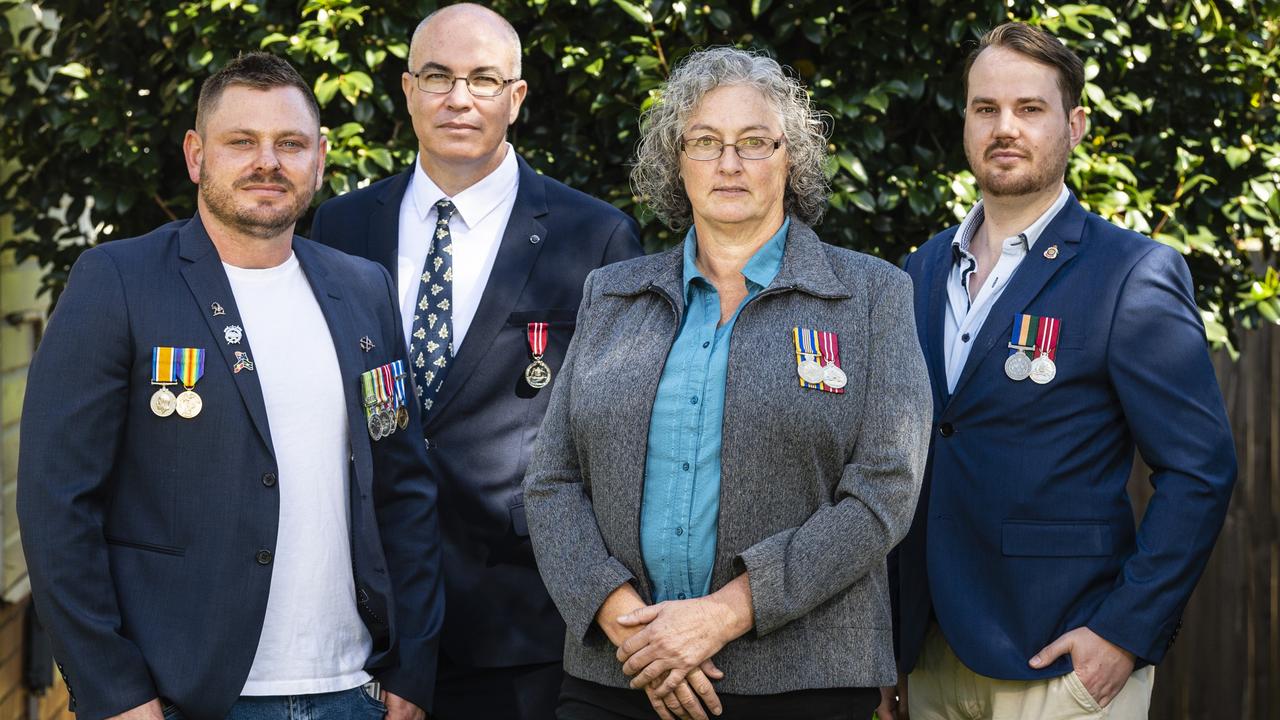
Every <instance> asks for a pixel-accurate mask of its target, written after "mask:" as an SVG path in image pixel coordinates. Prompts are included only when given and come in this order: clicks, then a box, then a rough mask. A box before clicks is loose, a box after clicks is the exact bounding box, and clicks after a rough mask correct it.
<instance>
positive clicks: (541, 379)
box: [524, 322, 551, 389]
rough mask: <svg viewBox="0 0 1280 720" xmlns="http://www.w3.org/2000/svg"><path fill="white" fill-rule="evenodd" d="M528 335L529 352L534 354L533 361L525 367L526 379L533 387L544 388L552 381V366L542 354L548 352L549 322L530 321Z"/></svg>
mask: <svg viewBox="0 0 1280 720" xmlns="http://www.w3.org/2000/svg"><path fill="white" fill-rule="evenodd" d="M528 336H529V354H531V355H533V362H531V363H529V367H527V368H525V369H524V381H525V382H527V383H529V387H531V388H535V389H542V388H544V387H546V386H547V385H548V384H549V383H550V382H551V368H550V367H548V366H547V364H546V363H545V362H543V361H542V356H543V355H544V354H546V352H547V323H544V322H531V323H529V330H528Z"/></svg>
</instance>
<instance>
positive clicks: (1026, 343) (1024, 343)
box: [1009, 315, 1040, 355]
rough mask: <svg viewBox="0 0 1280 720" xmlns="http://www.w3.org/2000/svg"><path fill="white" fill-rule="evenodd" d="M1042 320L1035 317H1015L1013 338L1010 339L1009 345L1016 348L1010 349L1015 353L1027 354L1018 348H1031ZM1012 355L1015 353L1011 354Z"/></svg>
mask: <svg viewBox="0 0 1280 720" xmlns="http://www.w3.org/2000/svg"><path fill="white" fill-rule="evenodd" d="M1039 322H1040V318H1038V317H1036V316H1035V315H1015V316H1014V317H1013V336H1012V337H1010V338H1009V344H1010V345H1014V346H1015V347H1013V348H1010V349H1011V350H1013V352H1025V351H1023V350H1020V349H1018V348H1031V347H1033V343H1034V340H1035V337H1034V335H1033V334H1032V333H1034V332H1035V328H1036V327H1037V324H1038V323H1039ZM1009 354H1010V355H1012V354H1013V353H1012V352H1011V353H1009Z"/></svg>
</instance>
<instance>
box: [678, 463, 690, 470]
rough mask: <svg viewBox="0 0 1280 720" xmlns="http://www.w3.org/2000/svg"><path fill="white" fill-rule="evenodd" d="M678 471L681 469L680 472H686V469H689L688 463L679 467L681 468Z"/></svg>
mask: <svg viewBox="0 0 1280 720" xmlns="http://www.w3.org/2000/svg"><path fill="white" fill-rule="evenodd" d="M680 469H681V470H688V469H689V463H685V464H683V465H681V466H680Z"/></svg>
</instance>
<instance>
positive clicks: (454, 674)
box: [430, 653, 564, 720]
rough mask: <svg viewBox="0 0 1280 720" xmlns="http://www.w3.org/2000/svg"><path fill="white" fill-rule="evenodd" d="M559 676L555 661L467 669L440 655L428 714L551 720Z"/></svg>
mask: <svg viewBox="0 0 1280 720" xmlns="http://www.w3.org/2000/svg"><path fill="white" fill-rule="evenodd" d="M563 677H564V670H563V669H562V667H561V664H560V663H558V662H553V663H544V664H539V665H518V666H515V667H502V668H471V667H461V666H458V665H455V664H453V663H452V662H450V661H449V660H448V658H446V657H445V654H444V653H440V665H439V667H438V668H437V671H436V697H435V709H434V710H433V711H432V712H431V714H430V715H431V718H432V720H488V719H489V718H493V720H553V718H555V716H556V697H557V696H558V695H559V694H560V680H561V678H563Z"/></svg>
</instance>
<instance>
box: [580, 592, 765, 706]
mask: <svg viewBox="0 0 1280 720" xmlns="http://www.w3.org/2000/svg"><path fill="white" fill-rule="evenodd" d="M619 610H622V611H624V612H622V613H621V614H616V613H618V611H619ZM597 617H598V618H599V622H600V626H601V627H602V628H603V629H604V630H605V633H606V635H608V636H609V639H610V640H611V641H613V643H614V644H615V645H617V646H618V653H617V657H618V662H620V663H622V671H623V672H624V673H626V674H627V675H629V676H631V678H632V680H631V687H633V688H636V689H643V690H644V692H645V694H646V695H647V696H648V698H649V704H650V705H652V706H653V709H654V712H656V713H657V714H658V717H660V718H662V720H675V719H676V718H680V719H682V720H708V715H707V710H710V712H711V714H712V715H719V714H720V713H721V712H722V711H723V707H722V705H721V703H720V698H719V697H718V696H717V695H716V692H715V687H714V686H713V685H712V684H711V680H719V679H721V678H723V677H724V673H722V672H721V671H720V669H719V668H717V667H716V666H715V663H714V662H713V661H712V657H713V656H714V655H715V654H716V653H718V652H719V651H720V649H721V648H723V647H724V646H725V645H727V644H728V643H729V642H730V641H732V640H734V639H736V638H738V637H741V636H742V635H743V634H745V633H746V632H747V631H748V630H750V629H751V627H752V625H753V624H754V620H753V616H752V609H751V590H750V585H749V584H748V581H747V577H746V575H742V576H740V577H738V578H737V579H735V580H733V581H732V582H730V583H729V584H728V585H726V586H725V587H723V588H721V589H720V590H718V591H716V592H715V593H713V594H711V595H708V596H706V597H702V598H696V599H693V600H673V601H667V602H661V603H657V604H655V605H645V604H644V602H643V601H642V600H641V599H640V596H639V594H638V593H636V592H635V590H634V589H633V588H632V587H631V586H630V585H624V586H622V587H620V588H618V590H615V591H614V593H613V594H612V595H610V596H609V598H608V600H606V601H605V604H604V606H602V607H601V610H600V613H599V614H598V616H597ZM704 705H705V709H704V707H703V706H704Z"/></svg>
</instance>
